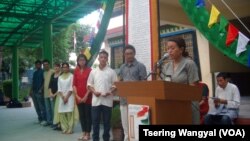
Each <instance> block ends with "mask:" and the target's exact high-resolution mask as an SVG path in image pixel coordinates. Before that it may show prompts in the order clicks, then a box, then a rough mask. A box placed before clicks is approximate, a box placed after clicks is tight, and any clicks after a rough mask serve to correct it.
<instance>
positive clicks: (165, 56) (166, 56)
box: [157, 53, 169, 67]
mask: <svg viewBox="0 0 250 141" xmlns="http://www.w3.org/2000/svg"><path fill="white" fill-rule="evenodd" d="M168 56H169V54H168V53H165V54H164V55H163V57H162V58H161V59H160V60H159V61H158V62H157V67H159V66H160V65H161V64H162V63H163V61H164V60H165V59H167V58H168Z"/></svg>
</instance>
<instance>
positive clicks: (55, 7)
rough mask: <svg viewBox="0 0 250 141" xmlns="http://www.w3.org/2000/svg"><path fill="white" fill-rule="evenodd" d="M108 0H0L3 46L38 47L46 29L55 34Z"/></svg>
mask: <svg viewBox="0 0 250 141" xmlns="http://www.w3.org/2000/svg"><path fill="white" fill-rule="evenodd" d="M103 1H105V0H1V1H0V46H2V47H13V46H18V47H39V46H40V44H41V43H42V40H43V26H44V23H45V22H46V21H49V22H52V25H53V28H52V29H53V33H56V32H59V31H60V30H61V29H62V28H65V27H66V26H68V25H69V24H71V23H74V22H76V21H77V20H78V19H80V18H82V17H84V16H85V15H87V14H89V13H91V12H92V11H94V10H96V9H98V8H100V6H101V4H102V3H103Z"/></svg>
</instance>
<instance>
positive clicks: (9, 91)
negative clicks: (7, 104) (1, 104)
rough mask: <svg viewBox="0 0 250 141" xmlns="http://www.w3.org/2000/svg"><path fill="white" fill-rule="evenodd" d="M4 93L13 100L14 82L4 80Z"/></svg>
mask: <svg viewBox="0 0 250 141" xmlns="http://www.w3.org/2000/svg"><path fill="white" fill-rule="evenodd" d="M3 93H4V95H5V96H6V97H8V98H10V99H11V98H12V80H11V79H9V80H4V81H3Z"/></svg>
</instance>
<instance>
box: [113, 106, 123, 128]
mask: <svg viewBox="0 0 250 141" xmlns="http://www.w3.org/2000/svg"><path fill="white" fill-rule="evenodd" d="M111 127H112V128H122V122H121V111H120V107H119V105H116V106H114V107H113V109H112V117H111Z"/></svg>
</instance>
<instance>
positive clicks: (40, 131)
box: [0, 106, 112, 141]
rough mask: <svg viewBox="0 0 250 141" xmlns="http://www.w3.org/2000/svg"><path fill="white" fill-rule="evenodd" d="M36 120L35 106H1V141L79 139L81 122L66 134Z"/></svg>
mask: <svg viewBox="0 0 250 141" xmlns="http://www.w3.org/2000/svg"><path fill="white" fill-rule="evenodd" d="M36 122H37V117H36V113H35V110H34V108H33V107H28V108H6V106H0V141H77V138H78V137H79V136H80V135H81V127H80V124H77V125H76V126H75V128H74V133H73V134H70V135H65V134H62V133H61V132H60V131H55V130H52V129H51V128H50V127H43V126H41V125H39V124H38V123H36ZM102 131H103V130H101V131H100V133H101V134H102V133H103V132H102ZM110 135H111V136H112V134H110ZM100 137H101V136H100Z"/></svg>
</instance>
